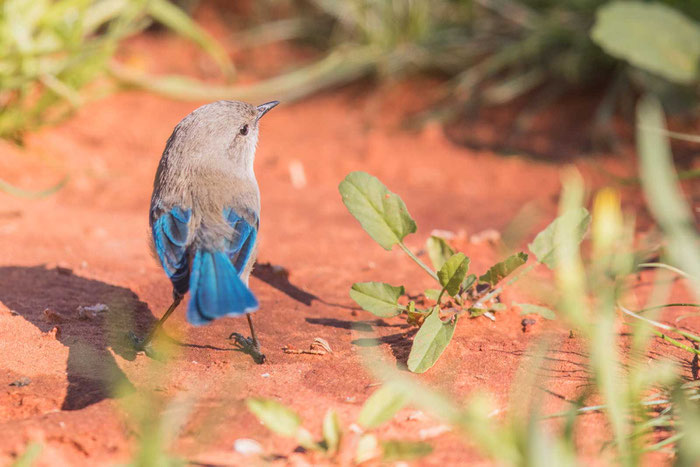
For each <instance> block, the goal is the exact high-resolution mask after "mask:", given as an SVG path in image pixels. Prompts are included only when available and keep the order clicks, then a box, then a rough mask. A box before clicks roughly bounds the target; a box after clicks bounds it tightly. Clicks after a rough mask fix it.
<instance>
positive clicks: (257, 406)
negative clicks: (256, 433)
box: [246, 397, 301, 438]
mask: <svg viewBox="0 0 700 467" xmlns="http://www.w3.org/2000/svg"><path fill="white" fill-rule="evenodd" d="M246 405H247V406H248V410H250V411H251V412H252V413H253V415H255V416H256V417H257V418H258V420H260V422H261V423H262V424H263V425H265V426H266V427H267V428H268V429H270V430H272V431H274V432H275V433H277V434H278V435H281V436H287V437H290V438H293V437H295V436H296V435H297V432H298V431H299V427H300V426H301V419H300V418H299V415H297V414H296V413H295V412H294V411H292V410H291V409H289V408H287V407H285V406H284V405H282V404H280V403H279V402H277V401H273V400H271V399H263V398H259V397H255V398H251V399H247V400H246Z"/></svg>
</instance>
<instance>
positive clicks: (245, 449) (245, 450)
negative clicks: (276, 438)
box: [233, 438, 263, 456]
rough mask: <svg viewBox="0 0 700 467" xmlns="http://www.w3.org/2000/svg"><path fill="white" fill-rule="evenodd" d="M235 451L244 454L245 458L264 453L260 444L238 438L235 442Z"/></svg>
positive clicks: (252, 440)
mask: <svg viewBox="0 0 700 467" xmlns="http://www.w3.org/2000/svg"><path fill="white" fill-rule="evenodd" d="M233 449H234V451H236V452H237V453H239V454H243V455H244V456H250V455H253V454H260V453H262V452H263V448H262V446H260V443H258V442H257V441H255V440H254V439H249V438H238V439H237V440H236V441H234V442H233Z"/></svg>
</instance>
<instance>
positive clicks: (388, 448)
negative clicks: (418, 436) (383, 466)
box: [382, 440, 433, 462]
mask: <svg viewBox="0 0 700 467" xmlns="http://www.w3.org/2000/svg"><path fill="white" fill-rule="evenodd" d="M431 452H433V447H432V446H431V445H430V444H428V443H424V442H422V441H399V440H392V441H383V442H382V460H383V461H384V462H395V461H410V460H413V459H420V458H421V457H425V456H427V455H428V454H430V453H431Z"/></svg>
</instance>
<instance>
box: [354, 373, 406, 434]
mask: <svg viewBox="0 0 700 467" xmlns="http://www.w3.org/2000/svg"><path fill="white" fill-rule="evenodd" d="M407 401H408V397H407V395H406V393H405V392H403V391H401V390H400V389H399V388H397V387H396V386H394V385H392V384H391V383H389V384H384V385H383V386H382V387H380V388H379V389H377V390H376V391H374V393H373V394H372V395H371V396H369V398H368V399H367V402H365V405H363V406H362V410H360V415H359V416H358V418H357V423H359V424H360V425H362V426H363V427H364V428H367V429H371V428H376V427H378V426H379V425H381V424H382V423H384V422H388V421H389V420H391V419H392V418H393V417H394V415H396V413H397V412H398V411H399V410H401V409H402V408H403V406H404V405H406V402H407Z"/></svg>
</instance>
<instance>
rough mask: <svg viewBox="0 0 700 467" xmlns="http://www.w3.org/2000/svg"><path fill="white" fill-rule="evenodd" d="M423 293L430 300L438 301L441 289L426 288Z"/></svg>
mask: <svg viewBox="0 0 700 467" xmlns="http://www.w3.org/2000/svg"><path fill="white" fill-rule="evenodd" d="M423 295H425V298H427V299H428V300H434V301H437V299H438V297H439V296H440V291H439V290H438V289H425V292H424V293H423Z"/></svg>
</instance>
